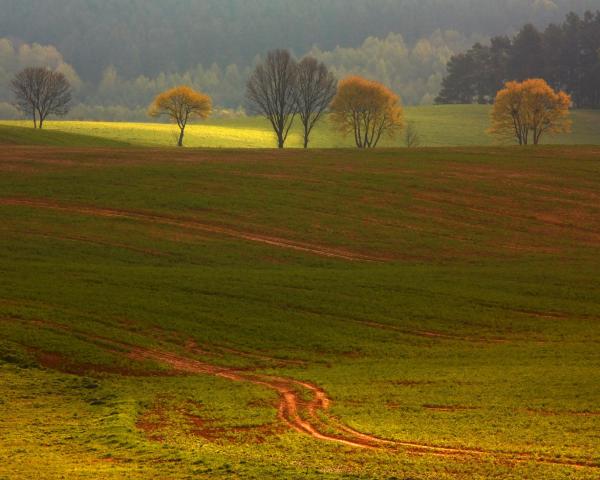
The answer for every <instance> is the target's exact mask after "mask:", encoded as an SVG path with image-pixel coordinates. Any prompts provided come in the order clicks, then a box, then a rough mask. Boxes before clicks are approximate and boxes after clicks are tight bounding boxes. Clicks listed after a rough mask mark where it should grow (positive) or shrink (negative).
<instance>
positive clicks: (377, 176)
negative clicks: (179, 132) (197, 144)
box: [0, 147, 600, 480]
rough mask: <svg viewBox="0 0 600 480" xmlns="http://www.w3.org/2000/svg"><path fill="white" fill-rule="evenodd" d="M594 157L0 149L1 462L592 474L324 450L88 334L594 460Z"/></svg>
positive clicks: (22, 471)
mask: <svg viewBox="0 0 600 480" xmlns="http://www.w3.org/2000/svg"><path fill="white" fill-rule="evenodd" d="M599 153H600V152H599V150H598V148H595V149H594V148H566V147H553V148H546V149H523V150H521V149H514V148H510V149H501V148H497V149H484V148H479V149H473V148H470V149H454V150H423V151H418V152H394V151H384V150H382V151H378V152H372V153H370V154H368V156H366V157H365V156H364V154H363V153H362V152H353V151H345V152H336V151H329V152H324V151H321V152H308V153H304V152H271V151H264V152H244V151H237V152H236V151H219V152H194V151H189V150H188V151H176V150H163V151H156V150H155V151H146V150H138V149H135V150H121V151H120V150H105V151H99V150H95V151H93V152H89V153H87V152H85V151H82V150H80V149H78V150H69V149H46V150H40V149H37V148H26V147H13V148H10V149H6V150H4V151H2V152H0V170H1V171H2V175H1V176H0V179H1V180H0V218H1V219H2V221H1V222H0V373H1V374H0V432H1V433H2V438H3V441H2V442H1V444H0V459H3V461H1V462H0V478H1V477H2V475H5V476H7V477H8V478H11V479H13V478H32V477H35V478H56V477H58V476H61V475H66V476H68V477H69V478H123V477H127V478H150V477H155V478H167V477H168V478H188V477H189V475H191V474H194V475H195V478H273V477H275V478H277V477H280V478H364V479H367V478H368V479H371V478H385V479H388V478H393V477H396V478H408V477H410V478H419V479H436V480H437V479H473V478H480V479H484V478H485V479H489V478H502V479H511V478H512V479H515V480H516V479H539V478H545V479H557V480H558V479H563V478H567V477H568V478H573V479H592V478H597V474H598V470H597V469H593V468H579V469H575V468H572V467H567V466H564V465H553V464H537V463H535V462H525V463H521V462H507V461H505V460H498V459H495V458H494V457H493V456H490V457H488V456H485V457H483V458H479V457H476V458H472V457H470V456H466V457H464V456H458V457H455V456H450V457H447V458H445V457H444V458H439V457H436V456H431V455H425V456H416V455H414V454H411V453H410V449H408V451H407V450H406V449H400V450H399V451H397V452H372V451H361V450H356V449H353V448H350V447H344V446H338V445H335V444H330V443H322V442H319V441H316V440H313V439H310V438H308V437H307V436H306V435H302V434H299V433H297V432H295V431H293V430H289V429H286V428H282V427H281V425H280V422H278V420H277V416H276V409H275V408H274V401H275V396H274V395H273V393H272V392H270V391H268V390H266V389H264V388H261V387H259V386H254V385H250V384H246V383H240V382H231V381H228V380H226V379H223V378H215V377H211V376H208V375H206V376H205V375H200V376H184V377H181V376H143V375H144V372H160V371H161V369H162V371H164V368H165V367H164V365H162V366H159V365H156V364H155V363H153V362H149V361H148V362H139V361H137V360H133V359H131V358H129V357H127V356H126V355H125V354H124V352H122V351H119V349H116V350H115V348H107V347H106V345H105V344H98V343H97V342H92V341H90V336H94V335H96V336H97V335H100V336H102V337H106V338H112V339H117V340H119V341H127V342H129V343H133V344H136V345H153V346H156V347H160V348H163V349H167V350H171V351H178V352H184V350H183V345H184V344H186V342H189V340H190V339H193V340H194V341H195V342H196V343H197V344H198V345H200V346H201V347H202V349H203V352H204V353H202V352H196V353H195V354H193V355H192V353H190V352H187V353H186V354H187V355H192V356H194V358H198V359H203V360H206V361H210V362H213V363H218V364H221V365H238V366H242V367H246V368H254V369H258V372H267V373H269V372H270V373H275V374H277V375H285V376H289V377H294V378H298V379H303V380H307V381H311V382H314V383H316V384H318V385H320V386H322V387H323V388H325V390H326V391H327V392H328V393H329V395H330V396H331V398H332V399H333V402H334V403H333V407H332V409H333V413H334V414H335V415H336V416H338V417H339V418H340V419H341V420H342V421H343V422H345V423H347V424H348V425H350V426H351V427H354V428H357V429H359V430H361V431H363V432H368V433H373V434H376V435H379V436H382V437H385V438H389V439H397V440H403V441H412V442H419V443H427V444H433V445H438V446H440V445H444V446H453V447H469V448H471V447H475V448H484V449H486V450H490V451H493V452H525V453H531V454H533V455H544V456H546V457H550V458H554V459H572V460H573V461H580V462H582V461H583V462H591V463H596V464H598V463H600V456H599V455H598V451H597V448H596V447H597V432H598V431H599V429H600V423H599V422H600V416H599V415H598V414H599V413H600V412H599V411H598V410H599V406H598V398H599V395H600V390H599V387H598V385H600V376H599V372H600V358H599V355H598V342H599V341H600V330H599V325H598V321H599V319H600V287H599V285H598V282H597V272H598V271H599V269H600V260H599V258H600V256H599V255H598V253H599V247H600V207H599V205H600V202H599V201H598V200H599V197H598V191H599V188H600V163H599V162H598V155H599ZM15 199H17V200H19V199H20V201H21V204H20V205H19V204H18V202H16V201H15ZM24 199H28V201H29V202H33V203H29V204H26V203H22V202H23V200H24ZM92 208H100V209H103V210H100V211H94V210H93V209H92ZM109 209H113V210H119V211H121V213H120V215H119V216H115V215H114V214H110V211H109ZM127 212H131V213H127ZM143 212H149V213H152V215H153V218H142V217H140V216H139V214H140V213H143ZM172 217H176V218H179V219H184V220H185V222H187V223H185V224H183V223H181V222H183V220H181V221H180V222H179V223H175V224H174V223H173V221H172ZM161 218H162V220H161ZM192 221H196V222H202V224H204V225H212V226H221V227H223V226H226V227H228V228H230V229H234V230H235V231H236V232H245V233H246V235H247V236H248V235H251V234H252V235H267V236H269V237H270V238H272V237H279V238H284V239H287V241H288V244H289V243H294V242H296V243H298V242H308V243H310V244H311V245H317V246H321V247H322V248H327V249H338V250H339V249H342V250H343V251H345V252H347V253H348V254H352V253H355V254H358V253H360V254H362V255H369V256H373V257H381V258H385V259H387V260H386V261H384V262H381V263H376V262H375V263H373V262H361V261H358V262H349V261H345V260H341V259H334V258H326V257H322V256H318V255H311V254H307V253H301V252H298V251H294V250H292V249H289V248H279V247H274V246H272V245H267V244H264V243H259V242H255V241H247V240H242V239H240V238H236V237H235V235H222V234H215V233H210V232H208V231H206V229H204V230H203V229H198V228H197V227H194V225H197V224H195V223H192ZM338 250H336V251H338ZM373 322H377V323H380V324H382V326H386V325H387V326H390V327H391V328H393V329H392V330H390V329H387V330H386V329H384V328H374V326H373ZM57 325H59V326H60V328H59V327H57ZM73 332H79V333H77V334H74V333H73ZM223 347H227V348H233V349H237V350H242V351H245V352H254V353H257V352H258V353H259V354H260V355H262V356H259V357H244V356H240V355H239V354H236V353H234V352H232V351H230V350H225V351H224V350H223ZM223 352H225V353H224V354H223ZM263 356H271V357H277V358H281V359H295V360H302V361H304V362H305V364H304V365H295V364H285V363H283V364H282V363H280V362H278V361H272V360H268V359H267V358H264V357H263ZM39 364H42V365H46V366H47V367H48V368H46V369H39V368H38V365H39ZM111 369H112V370H111ZM115 369H117V370H115ZM157 369H158V370H157ZM101 370H104V371H105V372H111V371H112V372H113V373H112V374H111V373H98V371H101ZM64 372H74V373H76V374H75V375H70V374H67V373H64ZM136 372H137V373H136ZM115 373H121V374H115ZM125 374H126V375H125ZM132 375H134V376H132ZM136 375H137V376H136ZM140 375H142V376H140ZM42 445H43V446H42ZM7 459H10V461H8V460H7Z"/></svg>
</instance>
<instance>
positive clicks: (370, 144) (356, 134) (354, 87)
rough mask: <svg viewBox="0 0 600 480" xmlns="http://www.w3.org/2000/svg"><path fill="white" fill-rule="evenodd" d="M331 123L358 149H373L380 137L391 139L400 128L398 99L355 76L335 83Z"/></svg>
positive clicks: (401, 120) (386, 89)
mask: <svg viewBox="0 0 600 480" xmlns="http://www.w3.org/2000/svg"><path fill="white" fill-rule="evenodd" d="M331 119H332V121H333V122H334V124H336V125H337V126H338V127H339V128H340V130H341V131H343V132H344V133H346V134H347V135H350V136H352V137H353V138H354V140H355V142H356V146H357V147H358V148H375V147H377V145H378V144H379V141H380V140H381V138H382V137H383V136H384V135H388V136H390V137H391V136H394V135H395V134H396V133H398V131H399V130H401V129H402V127H403V125H404V120H403V110H402V105H401V104H400V98H399V97H398V95H396V94H395V93H394V92H392V91H391V90H390V89H389V88H387V87H386V86H385V85H382V84H381V83H378V82H375V81H373V80H367V79H365V78H362V77H356V76H352V77H347V78H345V79H343V80H342V81H341V82H340V83H339V87H338V92H337V94H336V96H335V98H334V99H333V101H332V102H331Z"/></svg>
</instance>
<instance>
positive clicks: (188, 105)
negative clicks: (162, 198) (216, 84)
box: [148, 85, 212, 147]
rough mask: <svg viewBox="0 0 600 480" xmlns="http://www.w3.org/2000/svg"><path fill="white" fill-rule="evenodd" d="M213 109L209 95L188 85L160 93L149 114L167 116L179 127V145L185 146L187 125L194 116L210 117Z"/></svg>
mask: <svg viewBox="0 0 600 480" xmlns="http://www.w3.org/2000/svg"><path fill="white" fill-rule="evenodd" d="M211 109H212V102H211V99H210V97H209V96H208V95H205V94H203V93H200V92H196V91H195V90H193V89H191V88H190V87H187V86H184V85H182V86H180V87H176V88H172V89H171V90H168V91H166V92H163V93H161V94H160V95H158V96H157V97H156V98H155V99H154V102H152V105H150V108H149V109H148V114H149V115H150V116H151V117H160V116H167V117H169V118H170V119H171V120H172V121H173V122H175V123H176V124H177V126H178V127H179V139H178V141H177V145H178V146H179V147H182V146H183V137H184V135H185V127H186V126H187V124H188V122H189V121H190V120H192V119H194V118H201V119H204V118H208V116H209V115H210V112H211Z"/></svg>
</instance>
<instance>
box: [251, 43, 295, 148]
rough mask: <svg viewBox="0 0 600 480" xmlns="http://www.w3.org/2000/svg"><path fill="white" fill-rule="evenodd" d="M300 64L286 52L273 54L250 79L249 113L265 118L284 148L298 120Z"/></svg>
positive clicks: (278, 142) (274, 52) (269, 55)
mask: <svg viewBox="0 0 600 480" xmlns="http://www.w3.org/2000/svg"><path fill="white" fill-rule="evenodd" d="M297 73H298V72H297V63H296V61H295V60H294V58H293V57H292V55H291V53H290V52H289V51H287V50H273V51H271V52H269V53H268V54H267V58H266V59H265V61H264V62H263V63H261V64H259V65H257V66H256V68H255V70H254V72H253V73H252V75H251V76H250V78H249V79H248V83H247V87H246V98H247V100H248V104H249V107H250V110H251V111H252V112H254V113H258V114H261V115H264V116H265V117H266V118H267V119H268V120H269V122H270V123H271V125H272V127H273V130H274V131H275V134H276V135H277V146H278V147H279V148H283V147H284V145H285V141H286V140H287V137H288V134H289V133H290V129H291V128H292V125H293V124H294V118H295V116H296V103H295V91H296V83H297Z"/></svg>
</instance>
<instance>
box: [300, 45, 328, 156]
mask: <svg viewBox="0 0 600 480" xmlns="http://www.w3.org/2000/svg"><path fill="white" fill-rule="evenodd" d="M336 90H337V80H336V78H335V76H334V75H333V74H332V73H330V72H329V70H328V69H327V67H326V66H325V64H323V63H319V61H318V60H317V59H316V58H314V57H304V58H303V59H302V61H300V63H299V64H298V79H297V82H296V109H297V112H298V115H299V116H300V120H301V121H302V125H303V127H304V132H303V133H304V148H308V142H309V138H310V134H311V132H312V130H313V128H314V126H315V125H316V124H317V122H318V121H319V120H320V119H321V116H322V115H323V113H324V112H325V111H326V110H327V107H329V104H330V103H331V100H333V97H335V93H336Z"/></svg>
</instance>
